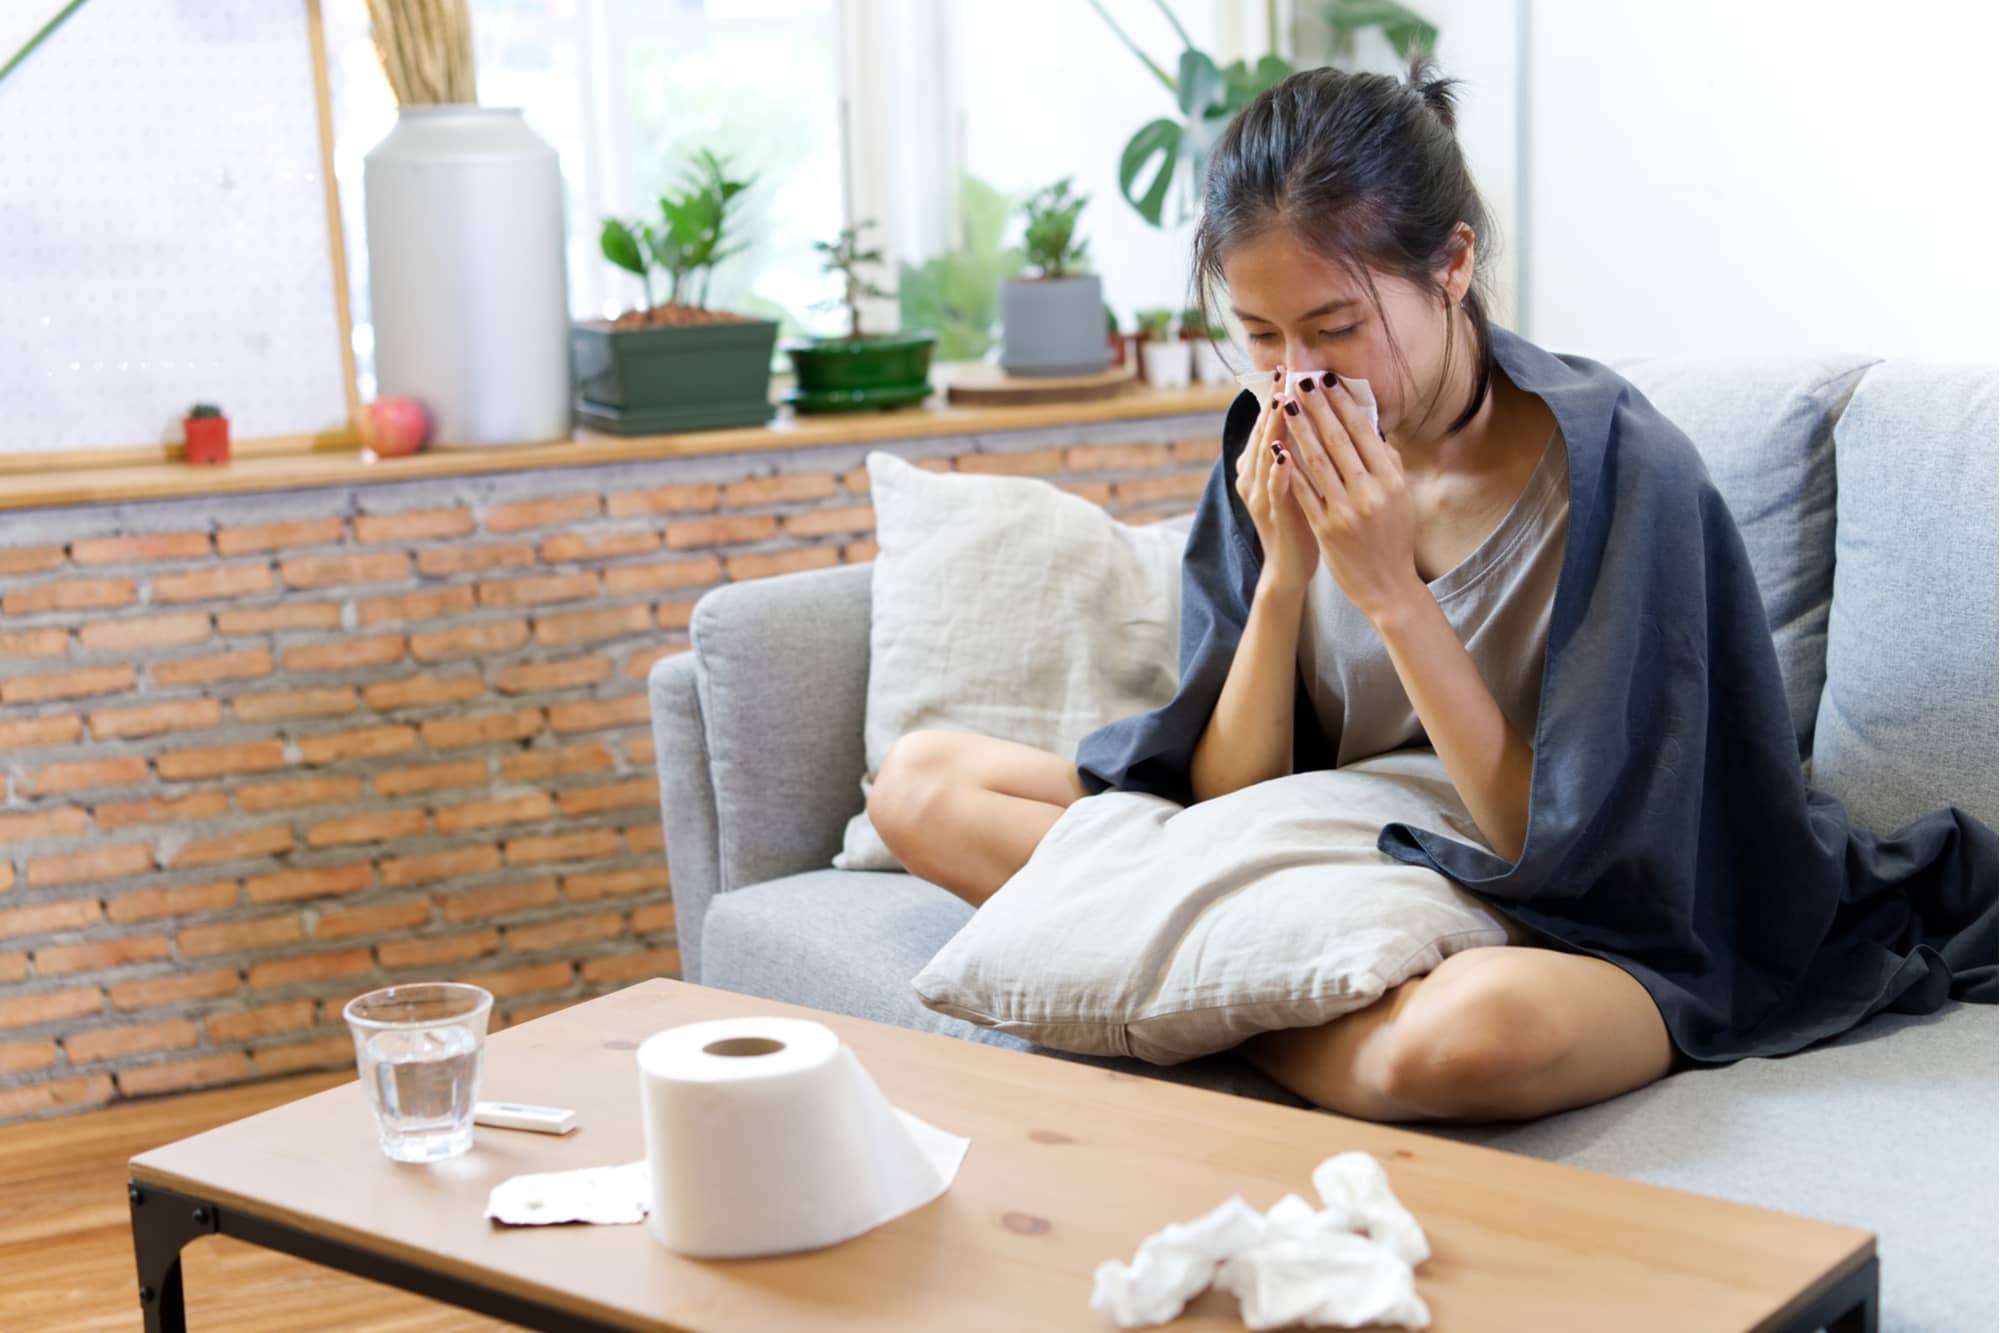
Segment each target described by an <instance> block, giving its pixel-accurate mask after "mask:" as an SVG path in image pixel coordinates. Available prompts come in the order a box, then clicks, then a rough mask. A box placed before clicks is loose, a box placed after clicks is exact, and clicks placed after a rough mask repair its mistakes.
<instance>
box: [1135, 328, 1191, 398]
mask: <svg viewBox="0 0 2000 1333" xmlns="http://www.w3.org/2000/svg"><path fill="white" fill-rule="evenodd" d="M1139 361H1140V365H1141V366H1143V367H1144V369H1145V372H1146V383H1148V384H1150V385H1152V386H1153V387H1154V388H1156V389H1185V388H1186V387H1187V386H1188V380H1189V379H1190V377H1191V376H1192V375H1193V373H1194V344H1193V343H1190V342H1186V341H1183V340H1182V339H1179V338H1173V339H1169V340H1168V341H1166V342H1142V343H1140V344H1139Z"/></svg>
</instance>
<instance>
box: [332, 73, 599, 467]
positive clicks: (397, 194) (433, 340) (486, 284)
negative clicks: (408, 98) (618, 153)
mask: <svg viewBox="0 0 2000 1333" xmlns="http://www.w3.org/2000/svg"><path fill="white" fill-rule="evenodd" d="M363 164H364V165H363V172H362V188H363V192H364V195H365V203H366V225H367V234H368V300H369V305H370V318H371V320H372V321H373V324H374V328H375V379H376V390H377V393H378V394H379V395H381V396H383V397H390V396H396V397H409V398H414V399H416V400H417V401H418V402H420V403H422V404H423V405H424V407H425V409H426V410H427V411H428V412H429V413H430V417H431V441H432V443H431V447H432V448H444V449H450V448H454V447H458V448H468V447H469V448H488V447H493V446H501V445H520V444H535V443H539V442H541V441H544V440H552V439H560V438H565V437H567V436H568V435H569V432H570V404H571V391H570V363H569V356H570V351H569V343H570V338H569V328H570V320H569V284H568V279H567V277H566V275H565V269H564V250H563V210H562V171H561V168H560V167H559V166H558V165H557V161H556V151H555V149H554V148H553V147H551V146H550V145H549V143H548V141H547V140H545V139H543V138H542V137H541V136H540V135H538V134H536V133H535V132H534V130H532V129H530V128H529V127H528V123H527V121H526V120H524V119H523V118H522V115H521V112H520V110H519V109H518V108H514V107H482V106H465V105H448V106H409V107H403V108H402V109H401V111H400V113H399V114H398V116H397V118H396V126H395V128H394V129H392V130H390V131H389V133H388V134H387V135H386V136H385V137H384V138H383V140H382V142H381V143H379V144H377V145H375V147H374V148H372V149H370V150H369V152H368V155H367V156H366V157H365V158H364V159H363Z"/></svg>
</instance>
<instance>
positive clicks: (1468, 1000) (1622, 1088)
mask: <svg viewBox="0 0 2000 1333" xmlns="http://www.w3.org/2000/svg"><path fill="white" fill-rule="evenodd" d="M1239 1050H1240V1051H1241V1053H1242V1054H1243V1055H1244V1056H1245V1058H1247V1059H1248V1060H1249V1061H1250V1062H1251V1063H1252V1064H1254V1065H1256V1066H1257V1067H1258V1068H1260V1069H1262V1070H1263V1071H1264V1072H1265V1073H1267V1074H1269V1075H1270V1076H1271V1077H1272V1078H1273V1079H1275V1080H1276V1081H1277V1082H1279V1083H1281V1084H1283V1085H1284V1086H1286V1087H1288V1088H1290V1089H1291V1090H1292V1091H1293V1092H1296V1093H1298V1094H1299V1095H1300V1096H1301V1097H1304V1098H1306V1099H1307V1100H1309V1101H1311V1102H1313V1103H1314V1104H1316V1105H1318V1106H1323V1107H1325V1108H1327V1109H1328V1110H1333V1111H1339V1112H1341V1113H1343V1114H1346V1115H1352V1116H1356V1117H1359V1118H1361V1119H1364V1120H1458V1121H1471V1122H1480V1121H1491V1120H1532V1119H1534V1118H1536V1117H1538V1116H1544V1115H1548V1114H1551V1113H1553V1112H1556V1111H1564V1110H1568V1109H1570V1108H1571V1107H1576V1106H1587V1105H1589V1104H1590V1103H1592V1102H1600V1101H1604V1100H1606V1099H1607V1098H1611V1097H1616V1096H1618V1095H1619V1094H1620V1093H1624V1092H1629V1091H1631V1090H1632V1089H1634V1088H1638V1087H1643V1086H1645V1085H1646V1084H1648V1083H1651V1082H1653V1081H1654V1080H1656V1079H1659V1078H1662V1077H1664V1076H1665V1075H1666V1074H1668V1073H1669V1072H1671V1070H1672V1068H1673V1055H1674V1048H1673V1043H1672V1041H1671V1039H1670V1038H1669V1037H1668V1036H1667V1029H1666V1023H1665V1022H1664V1021H1663V1020H1662V1019H1661V1017H1660V1011H1659V1008H1658V1006H1656V1005H1655V1004H1654V1003H1653V999H1652V996H1651V995H1649V994H1648V993H1647V991H1646V988H1645V987H1644V986H1641V985H1640V984H1639V983H1638V982H1637V981H1636V980H1634V979H1633V977H1632V976H1631V974H1630V973H1628V972H1626V971H1624V970H1623V969H1622V968H1619V967H1616V966H1613V965H1612V964H1610V963H1607V962H1604V961H1603V960H1601V959H1597V958H1592V957H1589V956H1588V955H1585V954H1572V953H1563V952H1559V951H1557V950H1553V949H1537V948H1527V947H1516V946H1497V947H1493V948H1480V949H1467V950H1465V951H1464V952H1462V953H1456V954H1453V955H1452V956H1451V957H1449V958H1447V959H1445V960H1444V962H1443V963H1441V964H1439V965H1438V966H1437V967H1436V968H1434V969H1432V970H1431V971H1430V972H1429V973H1428V974H1427V975H1425V976H1421V977H1415V978H1412V979H1411V980H1409V981H1406V982H1404V983H1403V984H1402V985H1400V986H1398V987H1396V988H1395V989H1393V990H1391V991H1389V992H1388V993H1387V994H1386V995H1384V996H1383V997H1382V998H1381V999H1380V1000H1377V1001H1376V1002H1375V1003H1374V1004H1372V1005H1370V1006H1369V1007H1368V1008H1366V1009H1361V1010H1357V1011H1356V1012H1354V1013H1352V1014H1347V1015H1344V1016H1343V1017H1341V1018H1337V1019H1335V1020H1333V1021H1332V1022H1331V1023H1326V1024H1322V1025H1320V1026H1317V1027H1308V1028H1288V1029H1284V1030H1281V1031H1275V1032H1266V1033H1260V1034H1259V1035H1258V1036H1255V1037H1252V1038H1251V1039H1250V1040H1249V1041H1246V1042H1244V1043H1243V1044H1242V1046H1241V1047H1240V1048H1239Z"/></svg>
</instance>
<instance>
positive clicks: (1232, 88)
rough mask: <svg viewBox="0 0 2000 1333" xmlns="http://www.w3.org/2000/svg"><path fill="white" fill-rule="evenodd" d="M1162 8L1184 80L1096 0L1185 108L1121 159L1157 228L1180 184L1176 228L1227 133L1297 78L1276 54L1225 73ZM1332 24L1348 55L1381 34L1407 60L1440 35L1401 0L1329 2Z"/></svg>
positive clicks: (1138, 205) (1149, 130) (1151, 126)
mask: <svg viewBox="0 0 2000 1333" xmlns="http://www.w3.org/2000/svg"><path fill="white" fill-rule="evenodd" d="M1155 3H1157V4H1158V5H1159V7H1160V10H1161V12H1162V13H1163V14H1165V15H1166V18H1167V21H1168V22H1169V23H1171V24H1173V27H1174V31H1175V32H1176V33H1177V34H1179V36H1180V39H1181V41H1182V43H1183V44H1184V45H1185V46H1186V48H1187V49H1186V50H1184V51H1182V52H1181V57H1180V62H1179V65H1178V67H1177V70H1176V73H1177V74H1178V77H1177V78H1170V77H1168V75H1167V72H1166V71H1165V70H1163V69H1161V68H1160V66H1159V65H1157V64H1155V63H1154V62H1153V60H1152V59H1151V58H1149V57H1148V56H1147V55H1146V53H1145V52H1144V51H1141V50H1140V49H1139V48H1138V47H1137V46H1136V45H1134V44H1133V42H1132V39H1131V38H1130V37H1127V36H1126V35H1125V32H1124V30H1123V29H1121V28H1120V27H1119V26H1118V24H1117V22H1116V21H1114V20H1113V19H1112V17H1111V15H1110V14H1109V13H1108V12H1106V10H1105V8H1104V6H1103V4H1102V3H1101V0H1090V4H1091V8H1093V9H1095V10H1096V11H1097V14H1098V17H1099V18H1102V19H1103V20H1104V22H1105V24H1106V25H1107V26H1109V27H1110V29H1111V31H1112V32H1114V33H1116V34H1117V36H1118V39H1119V40H1120V41H1121V42H1123V43H1124V44H1125V45H1126V47H1127V48H1129V49H1130V50H1131V52H1132V54H1133V55H1135V56H1137V57H1138V58H1139V59H1140V61H1141V62H1143V63H1144V64H1145V66H1146V68H1148V69H1150V70H1151V71H1152V72H1153V75H1154V77H1156V78H1157V79H1159V81H1160V82H1161V83H1162V84H1163V85H1165V87H1166V89H1167V91H1168V92H1170V93H1172V94H1173V95H1174V103H1175V105H1176V106H1177V107H1179V109H1180V116H1179V117H1178V118H1175V117H1171V116H1162V117H1160V118H1159V119H1157V120H1151V121H1148V122H1146V124H1145V125H1143V126H1141V127H1140V129H1139V132H1138V133H1136V134H1134V135H1133V136H1132V137H1131V138H1130V139H1129V140H1127V141H1126V144H1125V148H1124V150H1123V151H1122V152H1121V153H1120V154H1119V158H1118V189H1119V192H1120V193H1122V194H1123V195H1124V196H1125V200H1126V202H1127V203H1129V204H1131V205H1132V207H1133V208H1135V209H1137V210H1138V212H1139V216H1141V217H1143V218H1145V219H1146V221H1148V222H1150V223H1152V224H1153V225H1154V226H1155V227H1158V226H1161V225H1162V223H1161V215H1162V213H1163V212H1164V209H1165V205H1166V200H1167V195H1168V193H1169V191H1172V190H1173V189H1174V187H1175V186H1176V185H1179V186H1180V187H1181V188H1180V190H1179V192H1178V198H1179V201H1180V207H1179V209H1178V210H1177V212H1178V216H1177V217H1176V218H1175V219H1174V220H1175V222H1176V223H1180V222H1185V221H1186V220H1187V218H1188V214H1189V213H1190V211H1191V204H1192V200H1193V198H1194V196H1195V195H1196V194H1198V193H1199V192H1200V189H1201V185H1202V182H1203V180H1204V179H1205V178H1206V176H1207V174H1208V155H1209V150H1210V149H1211V148H1212V147H1213V146H1214V144H1215V142H1216V140H1217V139H1218V138H1220V137H1221V135H1222V132H1223V130H1224V129H1226V128H1228V125H1229V122H1230V121H1231V120H1232V119H1234V118H1235V116H1236V113H1237V112H1239V111H1241V110H1242V109H1243V108H1244V107H1246V106H1248V105H1249V104H1250V101H1251V99H1252V98H1254V97H1256V96H1257V94H1259V93H1261V92H1263V91H1264V90H1265V89H1266V88H1270V87H1273V86H1275V85H1277V84H1280V83H1283V82H1284V81H1285V80H1286V79H1288V78H1290V77H1291V75H1292V72H1293V69H1292V65H1291V63H1290V62H1289V61H1286V60H1284V59H1282V58H1281V57H1279V56H1276V55H1266V56H1264V57H1262V58H1261V59H1259V60H1258V61H1257V62H1256V63H1255V64H1254V65H1253V64H1250V63H1248V62H1246V61H1242V60H1238V61H1236V62H1235V63H1233V64H1231V65H1230V66H1229V67H1228V68H1226V69H1219V68H1217V66H1216V64H1215V61H1214V60H1213V59H1211V58H1210V57H1209V56H1208V55H1206V54H1205V53H1203V52H1201V51H1198V50H1196V49H1195V47H1194V43H1193V42H1192V41H1190V40H1189V38H1188V35H1187V30H1186V29H1185V28H1183V27H1181V25H1180V23H1179V21H1178V20H1176V19H1175V18H1174V13H1173V11H1172V10H1171V9H1169V8H1167V5H1166V0H1155ZM1271 14H1272V17H1271V20H1270V22H1271V33H1270V41H1269V43H1268V45H1269V46H1270V48H1271V49H1272V50H1273V51H1275V50H1277V48H1278V32H1277V18H1276V10H1275V7H1273V9H1272V11H1271ZM1326 22H1327V26H1328V27H1329V28H1330V29H1331V30H1332V31H1333V33H1334V34H1335V39H1336V41H1337V42H1339V43H1341V44H1342V45H1343V46H1344V48H1346V50H1347V51H1348V52H1349V53H1351V51H1352V48H1353V44H1354V35H1355V34H1356V33H1357V32H1359V31H1361V30H1362V29H1364V28H1380V29H1381V30H1382V32H1383V35H1384V36H1386V37H1387V38H1388V39H1389V41H1390V42H1391V44H1393V45H1394V46H1395V47H1396V49H1397V50H1398V51H1399V52H1400V53H1401V54H1402V55H1403V56H1404V57H1405V58H1407V57H1408V55H1409V53H1410V51H1411V50H1412V49H1413V48H1414V47H1416V46H1420V45H1421V46H1429V47H1435V46H1436V45H1437V35H1438V33H1437V29H1436V28H1435V27H1433V26H1432V25H1431V24H1429V23H1427V22H1425V21H1424V20H1423V19H1422V18H1420V17H1419V16H1418V15H1416V14H1414V13H1412V12H1411V11H1410V10H1407V9H1405V8H1403V6H1401V5H1399V4H1396V3H1394V0H1328V4H1327V6H1326Z"/></svg>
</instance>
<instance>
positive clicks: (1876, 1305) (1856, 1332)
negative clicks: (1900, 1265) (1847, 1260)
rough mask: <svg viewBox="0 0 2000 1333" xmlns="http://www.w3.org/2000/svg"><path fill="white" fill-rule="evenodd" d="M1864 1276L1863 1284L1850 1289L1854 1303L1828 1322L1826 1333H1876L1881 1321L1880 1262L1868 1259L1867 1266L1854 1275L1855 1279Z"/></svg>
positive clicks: (1857, 1283) (1857, 1284)
mask: <svg viewBox="0 0 2000 1333" xmlns="http://www.w3.org/2000/svg"><path fill="white" fill-rule="evenodd" d="M1864 1276H1865V1278H1866V1281H1865V1283H1861V1282H1856V1283H1855V1284H1854V1285H1853V1287H1851V1288H1850V1291H1851V1293H1852V1295H1853V1296H1854V1303H1853V1304H1852V1305H1849V1306H1848V1307H1847V1309H1845V1310H1843V1311H1842V1312H1840V1313H1839V1314H1837V1315H1835V1316H1834V1317H1833V1319H1832V1320H1831V1321H1829V1322H1828V1324H1827V1326H1826V1327H1827V1333H1876V1330H1877V1328H1878V1326H1879V1325H1880V1323H1881V1319H1882V1286H1881V1264H1880V1261H1879V1260H1875V1259H1870V1260H1869V1261H1868V1266H1867V1267H1866V1268H1865V1269H1863V1270H1861V1272H1859V1273H1856V1274H1855V1277H1856V1278H1861V1277H1864Z"/></svg>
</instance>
